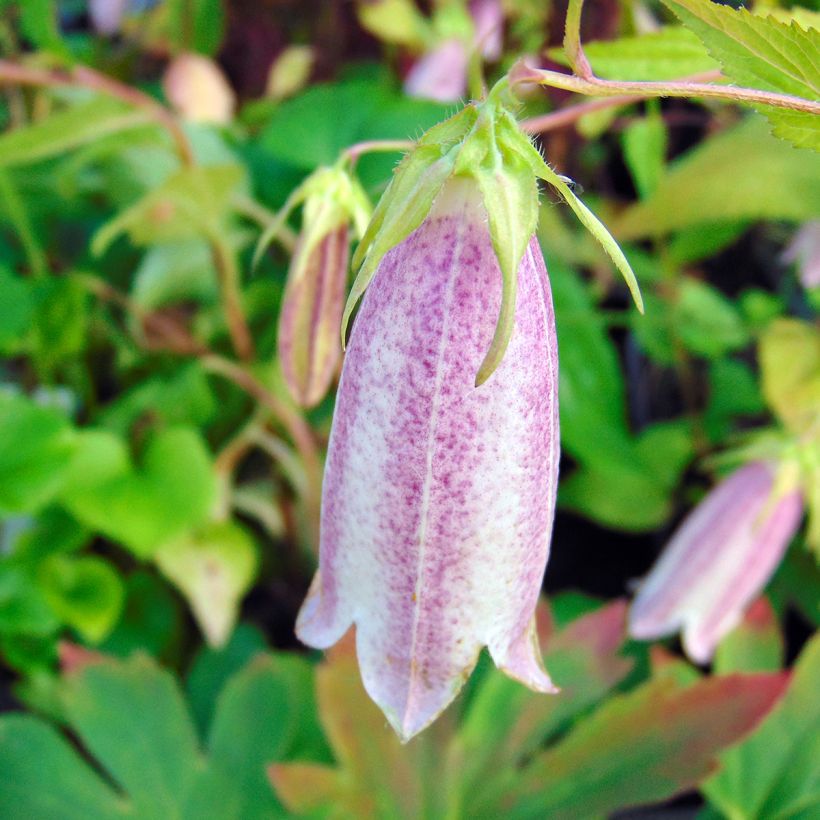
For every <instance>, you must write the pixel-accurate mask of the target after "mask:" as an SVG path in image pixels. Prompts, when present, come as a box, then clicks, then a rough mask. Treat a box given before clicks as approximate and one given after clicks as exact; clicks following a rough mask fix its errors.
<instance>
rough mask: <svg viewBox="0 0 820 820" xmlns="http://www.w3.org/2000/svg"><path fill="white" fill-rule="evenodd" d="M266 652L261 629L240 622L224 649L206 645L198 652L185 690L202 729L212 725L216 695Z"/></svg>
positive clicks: (197, 722)
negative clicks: (237, 674) (251, 661)
mask: <svg viewBox="0 0 820 820" xmlns="http://www.w3.org/2000/svg"><path fill="white" fill-rule="evenodd" d="M265 649H267V643H266V642H265V636H264V635H263V634H262V633H261V632H260V631H259V629H257V628H256V627H255V626H251V625H250V624H246V623H241V624H239V625H238V626H237V627H236V629H234V631H233V632H232V633H231V637H230V638H229V640H228V642H227V643H226V644H225V645H224V646H221V647H219V648H215V647H212V646H207V645H205V646H203V647H202V648H201V649H200V650H199V652H197V654H196V657H195V658H194V661H193V663H192V664H191V667H190V669H189V670H188V678H187V680H186V685H185V689H186V692H187V694H188V701H189V703H190V705H191V711H192V712H193V715H194V720H195V722H196V725H197V726H198V727H199V728H200V730H204V729H206V728H207V727H208V725H209V724H210V723H211V719H212V718H213V714H214V709H215V708H216V699H217V696H218V695H219V692H220V691H221V690H222V687H223V686H224V685H225V684H226V683H227V681H228V679H229V678H230V677H231V676H232V675H234V674H235V673H236V672H238V671H239V670H240V669H241V668H242V667H243V666H245V664H246V663H247V662H248V661H249V660H250V659H251V658H253V657H254V656H255V655H257V654H259V653H260V652H263V651H264V650H265Z"/></svg>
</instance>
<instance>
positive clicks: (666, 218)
mask: <svg viewBox="0 0 820 820" xmlns="http://www.w3.org/2000/svg"><path fill="white" fill-rule="evenodd" d="M772 180H777V184H776V185H775V184H772ZM818 212H820V162H817V161H816V160H815V158H814V157H813V155H811V154H808V153H807V152H805V151H800V150H797V149H795V148H792V147H791V146H789V145H786V144H785V143H783V142H781V141H780V140H777V139H774V138H773V137H772V136H771V135H770V134H768V133H767V132H766V126H765V124H764V123H763V122H761V121H760V120H759V119H757V118H755V117H751V118H749V119H747V120H746V121H744V122H742V123H741V124H740V125H738V126H736V127H735V128H732V129H730V130H727V131H724V132H723V133H722V134H718V135H717V136H715V137H712V138H711V139H709V140H706V141H705V142H704V143H702V144H700V145H698V146H697V147H696V148H693V149H692V150H691V151H689V152H688V153H686V154H684V155H683V156H682V157H680V158H679V159H677V160H675V161H674V162H673V163H671V164H670V165H669V168H668V171H667V173H666V175H665V176H664V177H663V179H661V181H660V183H659V184H658V187H657V189H656V190H655V192H654V194H653V195H652V196H650V197H649V198H648V199H646V200H644V201H642V202H639V203H637V204H636V205H633V206H632V207H630V208H627V209H626V211H624V212H623V214H622V215H621V216H620V218H619V219H617V220H616V221H615V223H614V225H613V232H614V234H615V236H617V237H618V239H620V240H627V239H639V238H642V237H652V236H660V235H663V234H666V233H668V232H670V231H677V230H681V229H682V228H689V227H692V226H695V225H702V224H704V223H709V222H727V221H735V220H756V219H782V220H787V221H790V222H802V221H804V220H807V219H814V218H815V217H816V216H817V214H818Z"/></svg>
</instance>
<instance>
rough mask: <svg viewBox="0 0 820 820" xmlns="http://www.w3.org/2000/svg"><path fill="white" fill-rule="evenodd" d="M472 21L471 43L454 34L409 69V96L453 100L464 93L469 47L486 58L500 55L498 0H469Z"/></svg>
mask: <svg viewBox="0 0 820 820" xmlns="http://www.w3.org/2000/svg"><path fill="white" fill-rule="evenodd" d="M469 12H470V17H471V18H472V23H473V38H472V46H470V44H469V43H467V42H465V40H464V39H459V38H458V37H453V38H448V39H445V40H443V41H441V42H440V43H438V44H437V45H436V46H435V47H434V48H432V49H431V50H430V51H428V52H427V53H426V54H424V55H423V56H422V57H420V58H419V60H418V61H417V62H416V63H415V65H414V66H413V68H411V69H410V72H409V73H408V75H407V77H406V78H405V81H404V90H405V92H406V93H407V94H409V95H410V96H411V97H422V98H425V99H429V100H438V101H439V102H456V101H457V100H460V99H462V98H463V97H464V96H465V94H466V93H467V68H468V65H469V61H470V50H471V48H473V49H478V50H479V51H480V52H481V54H482V56H483V57H484V58H485V59H487V60H491V61H494V60H498V59H499V57H500V56H501V49H502V39H503V30H504V14H503V10H502V8H501V3H500V2H499V0H473V2H472V3H470V5H469Z"/></svg>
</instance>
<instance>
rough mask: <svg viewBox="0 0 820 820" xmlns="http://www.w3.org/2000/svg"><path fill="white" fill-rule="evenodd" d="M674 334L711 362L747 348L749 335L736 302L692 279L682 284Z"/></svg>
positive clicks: (688, 278) (674, 314)
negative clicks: (731, 352)
mask: <svg viewBox="0 0 820 820" xmlns="http://www.w3.org/2000/svg"><path fill="white" fill-rule="evenodd" d="M672 321H673V323H674V331H675V332H676V334H677V336H678V338H679V339H680V340H681V341H682V342H683V344H684V345H686V347H687V348H688V349H689V350H691V351H692V353H695V354H697V355H699V356H705V357H706V358H709V359H714V358H717V357H718V356H722V355H723V354H725V353H728V352H730V351H732V350H737V349H738V348H741V347H744V346H745V345H747V344H748V343H749V334H748V333H747V332H746V328H745V327H744V326H743V321H742V319H741V317H740V315H739V314H738V311H737V308H736V307H735V306H734V304H733V302H732V301H731V300H729V299H727V298H726V297H725V296H724V295H723V294H722V293H721V292H720V291H718V290H717V289H716V288H713V287H712V286H711V285H707V284H706V283H705V282H700V281H698V280H696V279H692V278H691V277H686V278H684V279H683V282H682V283H681V286H680V290H679V292H678V295H677V299H676V301H675V304H674V307H673V310H672Z"/></svg>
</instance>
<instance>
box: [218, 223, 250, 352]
mask: <svg viewBox="0 0 820 820" xmlns="http://www.w3.org/2000/svg"><path fill="white" fill-rule="evenodd" d="M208 243H209V244H210V246H211V256H212V257H213V260H214V267H216V272H217V276H218V277H219V288H220V291H221V292H222V305H223V307H224V310H225V320H226V321H227V323H228V333H229V335H230V337H231V345H232V346H233V349H234V350H235V351H236V355H237V356H239V358H240V359H242V360H243V361H246V362H247V361H250V360H251V359H253V338H252V337H251V332H250V328H249V327H248V323H247V322H246V320H245V313H244V311H243V310H242V292H241V289H240V286H239V268H238V267H237V265H236V256H235V254H234V250H233V248H231V246H230V245H229V244H228V242H227V241H226V240H225V239H224V238H223V236H222V235H221V234H220V232H219V230H218V229H213V230H210V231H208Z"/></svg>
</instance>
